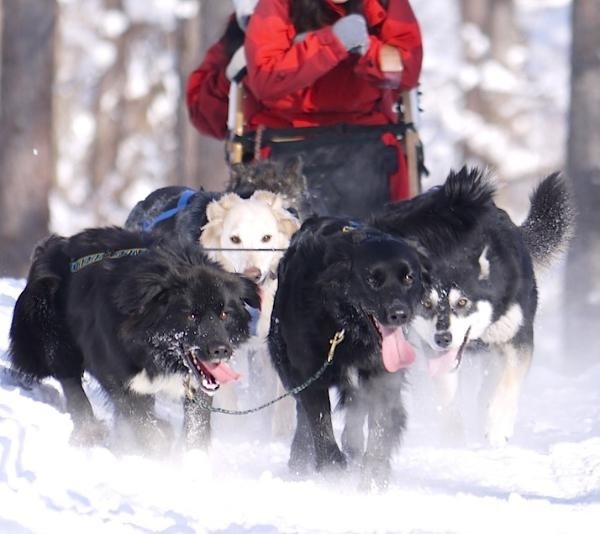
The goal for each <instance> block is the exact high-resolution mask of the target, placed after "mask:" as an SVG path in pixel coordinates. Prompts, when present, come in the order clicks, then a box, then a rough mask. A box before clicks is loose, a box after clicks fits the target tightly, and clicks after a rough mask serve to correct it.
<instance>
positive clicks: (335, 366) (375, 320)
mask: <svg viewBox="0 0 600 534" xmlns="http://www.w3.org/2000/svg"><path fill="white" fill-rule="evenodd" d="M425 277H426V272H425V270H424V267H423V264H422V257H421V256H420V254H419V252H418V251H417V250H416V249H414V248H413V247H412V246H410V245H408V244H407V243H406V242H405V241H404V240H402V239H400V238H396V237H393V236H391V235H389V234H386V233H383V232H380V231H378V230H376V229H374V228H371V227H369V226H366V225H363V224H357V223H354V222H352V221H351V220H348V219H341V218H334V217H316V218H312V219H309V220H308V221H306V222H305V223H304V224H303V225H302V227H301V228H300V230H299V231H298V232H297V233H296V234H295V236H294V237H293V238H292V241H291V243H290V247H289V248H288V250H287V251H286V253H285V255H284V257H283V259H282V260H281V262H280V265H279V287H278V289H277V293H276V295H275V302H274V306H273V314H272V317H271V330H270V333H269V348H270V351H271V357H272V360H273V363H274V365H275V368H276V369H277V371H278V373H279V375H280V377H281V380H282V382H283V384H284V385H285V386H286V387H287V388H288V390H289V389H291V388H294V387H296V386H299V385H301V384H304V383H305V382H306V381H308V380H310V379H311V377H312V376H314V374H315V373H317V371H318V370H319V368H320V367H321V366H322V365H323V363H324V362H325V361H326V358H327V355H328V351H329V349H330V341H331V340H332V338H333V337H334V335H335V334H336V333H337V332H341V331H343V332H344V340H343V341H342V342H341V343H340V344H339V345H338V346H337V348H336V350H335V354H334V357H333V360H332V363H331V364H330V366H329V367H328V368H327V369H326V371H325V372H324V374H323V375H322V376H321V377H320V378H319V379H318V380H316V381H315V382H314V383H311V384H310V386H308V387H306V388H305V389H304V390H302V391H300V392H298V393H297V395H296V419H297V425H296V431H295V435H294V439H293V442H292V447H291V453H290V460H289V466H290V468H291V469H292V470H294V471H297V472H302V471H305V470H306V469H307V468H309V467H310V466H311V464H313V463H314V464H315V465H316V468H317V469H318V470H321V469H327V468H331V467H344V466H345V465H346V457H345V455H344V454H343V453H342V452H341V451H340V448H339V447H338V444H337V443H336V439H335V437H334V433H333V428H332V422H331V405H330V400H329V393H328V390H329V388H330V387H331V386H334V387H336V388H337V390H338V391H339V393H340V401H341V405H342V406H344V405H345V406H346V407H348V408H349V409H350V411H351V413H350V414H349V418H347V419H346V430H345V432H344V437H343V443H344V448H345V449H346V451H345V452H347V453H348V454H349V455H350V456H352V457H354V459H356V460H358V461H362V463H363V484H365V485H367V486H371V484H373V483H375V484H377V485H384V484H385V483H386V482H387V478H388V474H389V469H390V457H391V454H392V451H393V448H394V447H395V446H396V445H397V444H398V443H399V436H400V434H401V432H402V430H403V428H404V424H405V411H404V408H403V405H402V399H401V386H402V381H403V380H402V377H403V372H402V369H403V368H405V367H407V366H409V365H410V364H411V363H412V362H413V360H414V357H415V353H414V350H413V349H412V347H411V346H410V345H409V344H408V343H407V341H406V339H405V337H404V334H403V328H404V327H406V325H407V324H408V323H409V322H410V320H411V318H412V317H413V313H414V309H415V307H416V305H417V304H418V303H419V302H420V300H421V297H422V296H423V287H424V278H425ZM364 416H367V417H368V433H369V435H368V444H367V447H366V452H364V456H363V450H364V443H363V439H362V437H363V432H362V423H363V421H364Z"/></svg>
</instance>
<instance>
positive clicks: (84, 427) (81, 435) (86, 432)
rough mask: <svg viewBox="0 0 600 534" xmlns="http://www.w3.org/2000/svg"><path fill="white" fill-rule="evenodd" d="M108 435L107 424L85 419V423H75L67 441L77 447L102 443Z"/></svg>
mask: <svg viewBox="0 0 600 534" xmlns="http://www.w3.org/2000/svg"><path fill="white" fill-rule="evenodd" d="M108 435H109V431H108V428H107V426H106V425H105V424H104V423H103V422H102V421H98V420H97V419H94V420H93V421H86V422H85V423H82V424H79V425H75V427H74V428H73V432H72V434H71V437H70V439H69V443H71V445H75V446H77V447H93V446H95V445H104V444H105V443H106V440H107V438H108Z"/></svg>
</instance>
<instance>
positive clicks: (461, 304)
mask: <svg viewBox="0 0 600 534" xmlns="http://www.w3.org/2000/svg"><path fill="white" fill-rule="evenodd" d="M468 303H469V301H468V300H467V299H466V298H465V297H461V298H459V299H458V300H457V301H456V305H457V306H458V307H459V308H464V307H465V306H466V305H467V304H468Z"/></svg>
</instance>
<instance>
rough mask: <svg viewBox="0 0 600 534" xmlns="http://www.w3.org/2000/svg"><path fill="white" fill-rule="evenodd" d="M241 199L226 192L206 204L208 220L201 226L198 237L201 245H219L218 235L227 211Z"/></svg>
mask: <svg viewBox="0 0 600 534" xmlns="http://www.w3.org/2000/svg"><path fill="white" fill-rule="evenodd" d="M242 201H243V200H242V198H241V197H240V196H239V195H236V194H235V193H227V194H226V195H223V196H222V197H221V198H219V199H218V200H213V201H212V202H210V203H209V204H208V206H206V219H207V221H208V222H207V223H206V224H205V225H204V226H203V227H202V232H201V234H200V239H199V241H200V244H201V245H202V246H203V247H206V248H212V247H218V246H219V242H220V241H219V235H220V233H221V227H222V226H223V220H224V218H225V215H226V213H227V211H228V210H230V209H231V208H232V207H233V206H235V205H236V204H239V203H240V202H242Z"/></svg>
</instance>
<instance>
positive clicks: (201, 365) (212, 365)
mask: <svg viewBox="0 0 600 534" xmlns="http://www.w3.org/2000/svg"><path fill="white" fill-rule="evenodd" d="M183 354H184V363H185V365H186V367H187V368H188V369H189V370H190V371H191V373H192V374H193V375H194V377H195V378H196V382H197V383H198V385H199V387H200V389H202V391H204V393H206V394H207V395H214V394H215V393H216V392H217V390H218V389H219V387H221V384H227V383H228V382H235V381H236V380H238V379H239V378H240V374H239V373H237V372H236V371H234V370H233V369H232V368H231V367H229V365H227V364H226V363H225V362H223V361H220V360H218V361H217V360H216V361H202V360H200V359H199V358H198V357H197V356H196V353H195V351H194V350H187V351H184V353H183Z"/></svg>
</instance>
